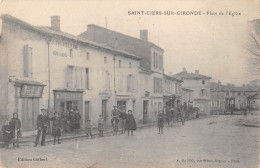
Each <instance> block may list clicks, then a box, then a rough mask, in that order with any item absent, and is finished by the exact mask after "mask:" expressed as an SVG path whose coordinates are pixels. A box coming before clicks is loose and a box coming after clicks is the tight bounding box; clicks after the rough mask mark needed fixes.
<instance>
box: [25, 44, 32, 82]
mask: <svg viewBox="0 0 260 168" xmlns="http://www.w3.org/2000/svg"><path fill="white" fill-rule="evenodd" d="M24 77H32V48H31V47H29V46H28V45H25V46H24Z"/></svg>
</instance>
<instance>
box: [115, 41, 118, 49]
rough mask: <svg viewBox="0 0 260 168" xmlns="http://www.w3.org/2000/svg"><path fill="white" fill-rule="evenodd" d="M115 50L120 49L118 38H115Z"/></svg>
mask: <svg viewBox="0 0 260 168" xmlns="http://www.w3.org/2000/svg"><path fill="white" fill-rule="evenodd" d="M115 48H116V49H117V48H118V38H115Z"/></svg>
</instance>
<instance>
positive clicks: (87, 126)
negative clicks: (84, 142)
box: [86, 120, 93, 139]
mask: <svg viewBox="0 0 260 168" xmlns="http://www.w3.org/2000/svg"><path fill="white" fill-rule="evenodd" d="M88 134H89V135H90V137H91V138H93V135H92V125H91V121H90V120H87V123H86V135H87V139H88Z"/></svg>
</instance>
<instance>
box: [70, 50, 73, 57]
mask: <svg viewBox="0 0 260 168" xmlns="http://www.w3.org/2000/svg"><path fill="white" fill-rule="evenodd" d="M70 57H73V49H70Z"/></svg>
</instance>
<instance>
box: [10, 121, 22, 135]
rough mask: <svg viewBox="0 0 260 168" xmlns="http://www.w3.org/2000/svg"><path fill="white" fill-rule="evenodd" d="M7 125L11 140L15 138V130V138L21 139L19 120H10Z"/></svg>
mask: <svg viewBox="0 0 260 168" xmlns="http://www.w3.org/2000/svg"><path fill="white" fill-rule="evenodd" d="M9 125H10V127H11V136H12V138H15V129H16V131H17V138H21V131H20V129H21V121H20V120H19V118H12V119H11V120H10V122H9Z"/></svg>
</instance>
